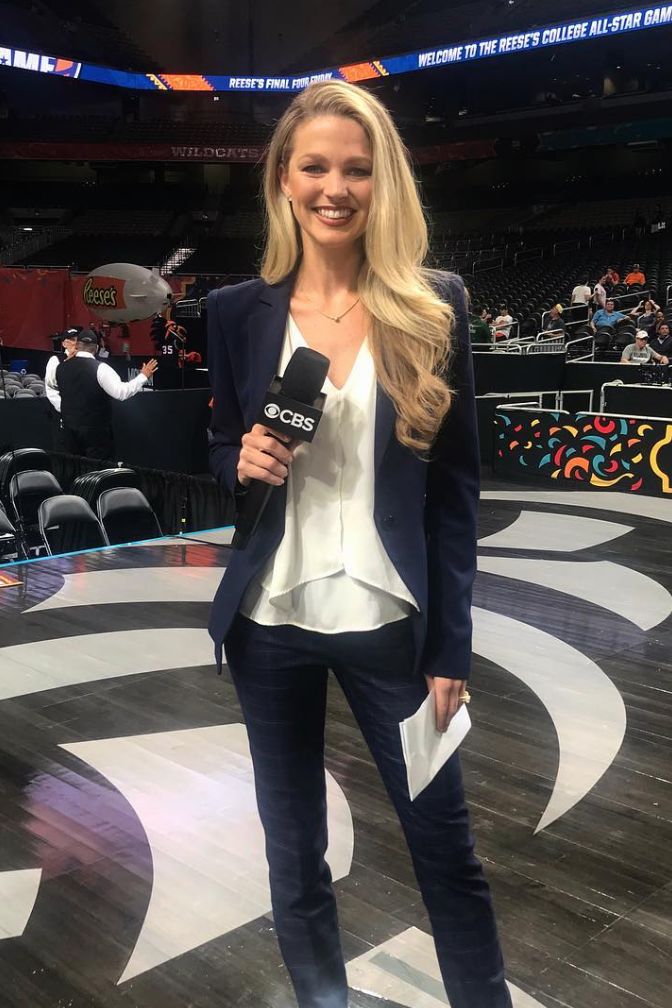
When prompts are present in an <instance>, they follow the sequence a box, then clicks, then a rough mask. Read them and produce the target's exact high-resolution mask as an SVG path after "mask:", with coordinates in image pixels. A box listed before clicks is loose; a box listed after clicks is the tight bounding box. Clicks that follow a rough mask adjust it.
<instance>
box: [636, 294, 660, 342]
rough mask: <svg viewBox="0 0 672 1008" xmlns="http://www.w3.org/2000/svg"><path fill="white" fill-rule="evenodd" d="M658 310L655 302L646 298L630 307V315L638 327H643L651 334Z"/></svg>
mask: <svg viewBox="0 0 672 1008" xmlns="http://www.w3.org/2000/svg"><path fill="white" fill-rule="evenodd" d="M658 311H660V308H659V307H658V305H657V304H656V302H655V301H652V300H651V298H648V299H647V300H646V301H640V302H639V304H638V305H637V306H636V307H635V308H633V309H632V311H631V312H630V317H631V318H634V319H636V320H637V328H638V329H644V330H645V331H646V332H648V334H649V336H651V335H652V334H653V332H654V330H655V327H656V312H658Z"/></svg>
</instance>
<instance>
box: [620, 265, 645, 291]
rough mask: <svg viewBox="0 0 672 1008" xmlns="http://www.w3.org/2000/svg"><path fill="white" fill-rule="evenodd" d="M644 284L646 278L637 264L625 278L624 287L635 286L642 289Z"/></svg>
mask: <svg viewBox="0 0 672 1008" xmlns="http://www.w3.org/2000/svg"><path fill="white" fill-rule="evenodd" d="M645 283H646V277H645V275H644V273H643V271H642V267H641V266H640V265H639V263H635V265H634V266H633V267H632V269H631V270H630V272H629V273H628V275H627V276H626V278H625V285H626V287H632V286H633V285H635V284H636V285H637V286H638V287H643V286H644V284H645Z"/></svg>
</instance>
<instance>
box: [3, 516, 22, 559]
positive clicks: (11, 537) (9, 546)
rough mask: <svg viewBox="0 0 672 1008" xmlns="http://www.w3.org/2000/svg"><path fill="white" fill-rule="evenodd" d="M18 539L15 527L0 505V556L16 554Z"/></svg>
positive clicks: (17, 551)
mask: <svg viewBox="0 0 672 1008" xmlns="http://www.w3.org/2000/svg"><path fill="white" fill-rule="evenodd" d="M18 553H19V540H18V536H17V533H16V529H15V528H14V526H13V525H12V523H11V521H10V520H9V516H8V515H7V513H6V511H5V509H4V508H3V507H2V505H0V557H2V558H3V559H4V558H5V557H7V556H8V555H11V556H14V555H16V556H18Z"/></svg>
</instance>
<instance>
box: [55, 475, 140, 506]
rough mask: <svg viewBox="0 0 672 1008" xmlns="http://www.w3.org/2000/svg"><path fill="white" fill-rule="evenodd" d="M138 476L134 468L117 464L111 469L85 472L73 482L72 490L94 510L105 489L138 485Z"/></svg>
mask: <svg viewBox="0 0 672 1008" xmlns="http://www.w3.org/2000/svg"><path fill="white" fill-rule="evenodd" d="M137 485H138V477H137V474H136V472H135V470H134V469H128V468H127V467H125V466H116V467H115V468H109V469H97V470H95V471H94V472H88V473H84V474H83V475H82V476H78V477H77V479H76V480H75V481H74V482H73V484H72V487H71V491H72V493H73V494H77V496H78V497H83V499H84V500H85V501H86V502H87V504H90V505H91V507H92V509H93V510H94V511H97V509H98V498H99V497H100V495H101V494H102V493H103V491H105V490H113V489H114V488H115V487H136V486H137Z"/></svg>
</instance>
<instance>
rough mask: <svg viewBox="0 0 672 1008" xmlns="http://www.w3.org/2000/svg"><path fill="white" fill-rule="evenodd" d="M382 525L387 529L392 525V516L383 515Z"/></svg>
mask: <svg viewBox="0 0 672 1008" xmlns="http://www.w3.org/2000/svg"><path fill="white" fill-rule="evenodd" d="M383 525H385V526H387V527H389V526H390V525H394V515H385V517H384V518H383Z"/></svg>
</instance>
